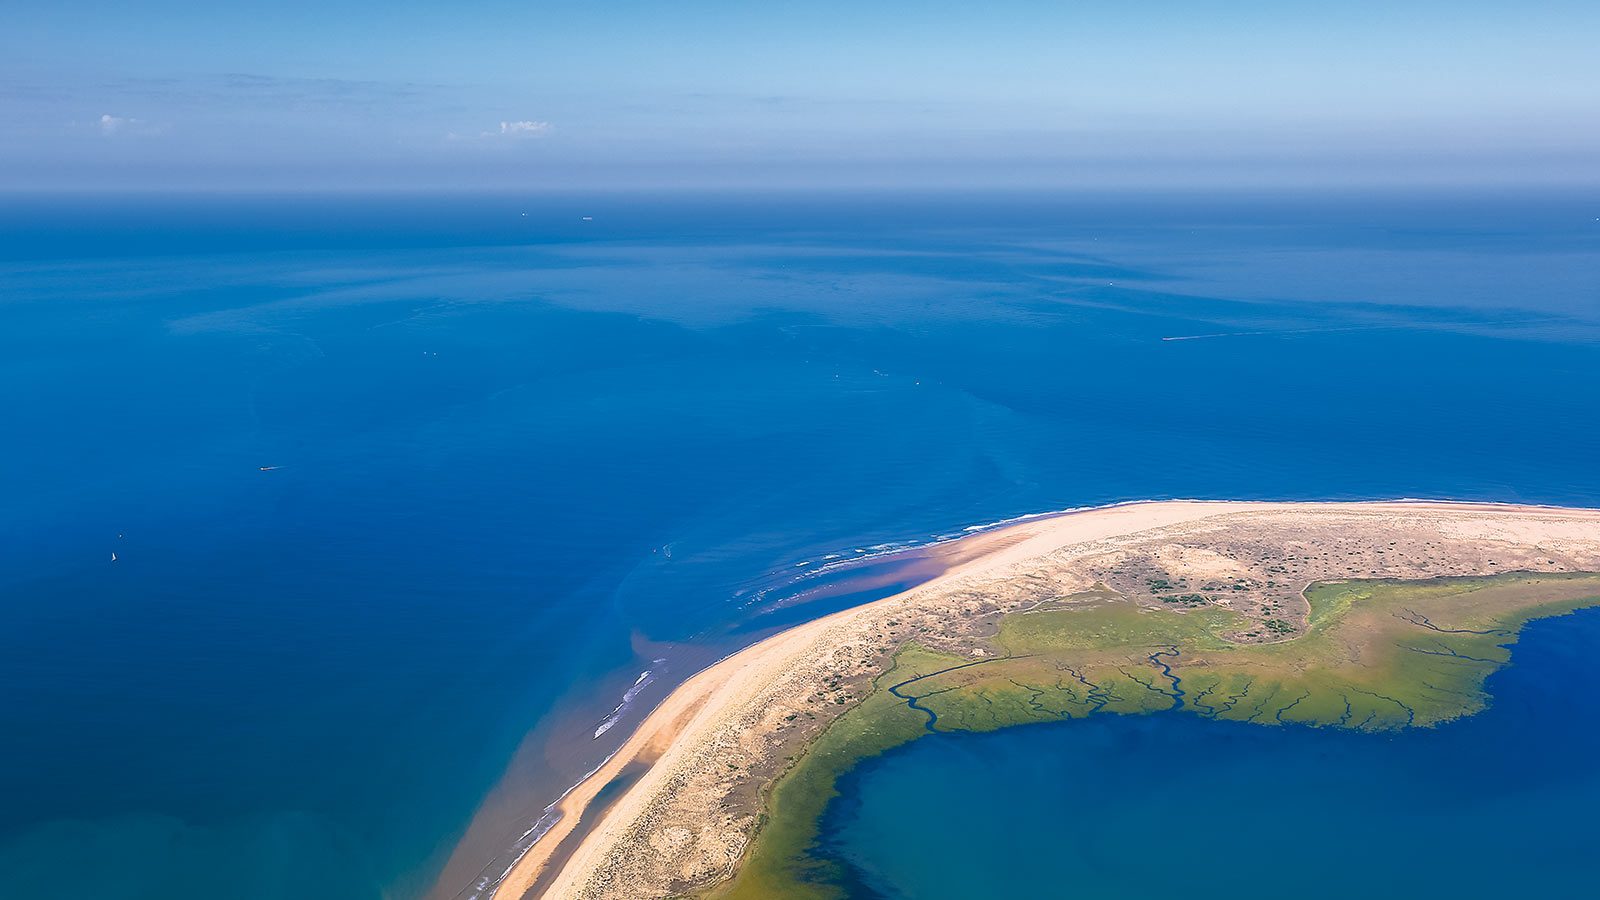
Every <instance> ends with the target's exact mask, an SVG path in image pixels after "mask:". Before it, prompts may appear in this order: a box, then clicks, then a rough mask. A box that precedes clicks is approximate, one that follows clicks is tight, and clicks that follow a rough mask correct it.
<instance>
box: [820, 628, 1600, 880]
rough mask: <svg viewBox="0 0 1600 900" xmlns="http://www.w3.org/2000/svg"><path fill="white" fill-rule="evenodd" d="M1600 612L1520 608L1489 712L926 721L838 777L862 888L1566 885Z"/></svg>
mask: <svg viewBox="0 0 1600 900" xmlns="http://www.w3.org/2000/svg"><path fill="white" fill-rule="evenodd" d="M1597 648H1600V609H1588V610H1581V611H1579V612H1577V613H1574V614H1572V615H1569V616H1563V617H1557V618H1553V619H1545V620H1539V621H1535V622H1533V623H1530V624H1529V625H1528V626H1527V627H1526V628H1525V629H1524V630H1523V632H1522V636H1521V640H1520V641H1519V642H1518V643H1517V644H1516V646H1515V647H1514V649H1513V656H1512V665H1511V666H1509V667H1507V668H1506V669H1503V670H1501V671H1500V672H1498V673H1496V674H1495V675H1493V676H1491V677H1490V679H1489V681H1488V685H1487V688H1488V691H1489V693H1490V695H1491V697H1492V700H1491V704H1492V705H1491V706H1490V708H1489V709H1488V710H1487V711H1485V712H1483V713H1480V714H1479V715H1477V716H1473V717H1470V718H1466V719H1462V720H1458V721H1456V722H1453V723H1449V724H1446V725H1443V726H1440V727H1438V728H1432V729H1410V730H1406V731H1401V732H1395V733H1360V732H1350V731H1341V730H1336V729H1314V728H1308V727H1304V726H1292V725H1291V726H1262V725H1252V724H1243V723H1236V722H1218V721H1210V720H1206V719H1202V718H1199V717H1197V716H1194V715H1191V714H1186V713H1176V712H1174V713H1155V714H1151V715H1146V716H1095V717H1091V718H1088V719H1083V720H1078V721H1073V722H1065V723H1060V724H1045V725H1028V726H1020V727H1016V728H1008V729H1003V730H1000V731H995V732H988V733H971V732H964V733H948V734H938V735H930V736H926V737H923V738H921V739H919V740H917V741H915V742H913V743H911V744H908V745H905V746H903V747H900V748H897V749H895V750H892V751H890V752H888V753H886V754H884V755H883V756H882V757H879V758H876V759H873V760H869V761H867V762H865V763H863V764H862V765H861V766H860V767H859V768H858V769H856V770H855V771H854V772H853V773H852V774H850V775H849V776H847V777H846V778H845V779H844V780H843V781H842V782H841V785H840V787H841V791H842V794H841V797H840V798H839V799H838V800H836V801H835V802H834V804H833V805H832V806H831V807H830V809H829V812H828V814H827V817H826V818H825V821H824V833H825V834H828V835H829V836H830V837H829V839H828V843H827V846H826V855H828V856H830V857H832V858H834V859H837V860H839V861H841V862H844V863H846V868H847V870H848V872H849V874H850V878H851V883H850V894H851V896H853V897H858V898H911V897H915V898H918V900H941V898H970V897H984V896H990V897H1001V896H1012V897H1062V898H1069V897H1084V898H1116V897H1148V896H1159V895H1165V894H1169V893H1170V894H1172V895H1180V894H1181V895H1183V896H1189V897H1199V898H1213V897H1214V898H1219V900H1220V898H1238V897H1260V898H1269V897H1283V896H1290V895H1292V896H1299V897H1315V898H1322V897H1326V898H1342V897H1351V896H1414V897H1424V896H1455V897H1491V896H1528V895H1533V896H1559V895H1563V894H1568V895H1571V894H1582V893H1586V892H1587V891H1588V890H1590V889H1591V887H1592V884H1593V878H1594V870H1593V859H1592V852H1593V845H1594V836H1595V826H1594V810H1595V808H1596V804H1597V803H1600V771H1597V769H1596V768H1595V763H1594V761H1595V760H1596V759H1600V695H1596V693H1595V692H1593V691H1592V690H1589V689H1588V687H1587V683H1588V681H1589V678H1590V672H1591V670H1592V666H1593V658H1594V653H1595V651H1596V649H1597Z"/></svg>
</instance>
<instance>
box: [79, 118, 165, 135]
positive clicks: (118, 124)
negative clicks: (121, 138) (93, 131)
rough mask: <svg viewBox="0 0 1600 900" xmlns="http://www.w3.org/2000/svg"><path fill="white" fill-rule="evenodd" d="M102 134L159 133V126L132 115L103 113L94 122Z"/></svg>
mask: <svg viewBox="0 0 1600 900" xmlns="http://www.w3.org/2000/svg"><path fill="white" fill-rule="evenodd" d="M94 125H95V127H97V128H99V129H100V133H101V134H104V135H118V134H159V133H160V132H161V126H160V125H156V124H153V123H151V122H146V121H145V120H144V119H135V118H133V117H132V116H113V115H111V114H110V113H105V114H104V115H102V116H100V118H99V119H98V120H97V121H96V122H95V123H94Z"/></svg>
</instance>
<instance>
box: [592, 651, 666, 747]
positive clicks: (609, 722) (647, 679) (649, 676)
mask: <svg viewBox="0 0 1600 900" xmlns="http://www.w3.org/2000/svg"><path fill="white" fill-rule="evenodd" d="M664 662H666V660H665V659H657V660H653V661H652V662H651V665H653V666H659V665H661V664H662V663H664ZM655 680H656V679H655V670H654V669H645V670H644V671H643V672H640V673H639V677H638V678H635V679H634V680H633V686H632V687H630V688H628V689H627V690H626V691H624V692H623V694H622V702H621V703H618V704H617V706H616V708H615V709H613V710H612V711H611V714H610V715H608V716H606V717H605V721H603V722H601V723H600V725H599V726H598V727H597V728H595V730H594V736H595V737H596V738H598V737H600V735H602V734H605V733H606V732H608V731H610V730H611V728H612V726H614V725H616V724H617V722H619V721H621V720H622V717H623V716H624V715H626V714H627V712H628V710H629V709H630V708H631V707H632V706H633V700H634V698H635V697H637V696H639V692H640V691H643V690H644V689H645V688H647V687H649V686H650V683H651V682H652V681H655Z"/></svg>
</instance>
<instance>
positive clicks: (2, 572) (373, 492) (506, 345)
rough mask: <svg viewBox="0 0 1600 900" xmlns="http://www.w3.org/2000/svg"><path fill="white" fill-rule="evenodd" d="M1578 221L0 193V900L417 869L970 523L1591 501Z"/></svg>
mask: <svg viewBox="0 0 1600 900" xmlns="http://www.w3.org/2000/svg"><path fill="white" fill-rule="evenodd" d="M1595 199H1596V198H1593V197H1573V196H1570V195H1569V196H1564V197H1554V196H1548V197H1545V196H1537V197H1526V196H1523V197H1447V196H1430V197H1421V196H1419V197H1377V196H1371V197H1368V196H1319V197H1298V198H1290V197H1277V198H1269V199H1240V198H1220V197H1204V196H1198V195H1192V196H1182V197H1176V198H1167V199H1153V198H1150V197H1133V196H1130V197H1077V198H1073V197H1021V196H1003V197H974V196H964V197H963V196H942V197H905V196H896V197H867V196H856V197H826V196H823V197H810V198H803V199H802V198H797V197H756V196H743V197H710V198H705V197H688V196H678V197H626V196H600V197H576V196H566V197H557V198H549V197H546V198H537V197H516V198H506V197H454V198H419V197H354V196H352V197H300V198H289V199H264V198H251V197H206V198H188V199H184V198H179V199H157V198H135V197H123V198H93V197H85V196H75V197H53V198H52V197H11V198H7V199H6V201H5V203H4V204H3V205H0V414H3V416H4V421H5V422H6V427H7V440H6V441H5V442H4V443H3V444H0V488H3V494H0V496H4V497H5V503H4V505H3V506H0V733H3V734H5V735H6V736H7V739H6V740H5V741H4V742H0V796H4V797H5V798H6V801H5V803H4V804H0V895H5V896H37V895H40V894H42V893H47V892H49V891H52V890H54V889H56V887H57V886H59V885H60V884H61V883H62V881H63V879H69V880H71V881H72V883H74V884H75V885H77V886H78V887H79V888H80V889H81V890H82V891H83V892H85V893H86V894H91V895H94V896H97V897H107V898H118V897H130V898H131V897H163V898H175V900H183V898H200V897H214V896H218V895H219V888H218V885H221V884H225V885H226V886H227V887H226V890H225V891H223V892H222V893H225V895H228V896H237V897H260V898H278V897H296V898H320V897H328V898H333V897H340V898H346V897H377V896H380V895H385V894H386V895H387V896H392V897H399V898H409V897H417V896H422V895H423V894H425V893H427V892H428V891H429V890H430V888H432V887H433V885H434V884H435V881H436V879H437V876H438V875H439V873H440V872H441V870H442V871H443V872H444V877H443V879H442V880H439V882H438V883H439V884H440V888H439V889H438V891H437V892H436V893H437V894H438V895H440V896H453V895H454V894H455V893H456V892H457V891H458V890H460V889H462V888H465V887H467V886H468V885H469V884H470V883H471V882H472V881H473V880H474V878H475V877H476V875H477V873H478V871H479V869H480V868H481V867H482V866H484V865H485V864H487V863H489V861H490V860H491V859H493V858H494V857H495V856H496V855H497V854H499V853H500V852H501V851H502V850H503V849H504V848H505V847H506V846H508V845H509V844H510V843H511V842H512V841H513V840H514V839H515V838H516V836H517V835H518V834H519V833H520V832H521V831H522V830H524V829H525V828H526V827H527V826H528V825H529V824H531V823H532V821H533V820H535V819H536V818H537V817H538V815H539V812H540V810H541V809H542V807H543V806H544V804H546V803H548V802H549V801H550V800H551V799H553V798H554V795H555V794H556V793H559V791H560V790H561V789H562V788H564V787H565V786H566V785H567V784H569V783H571V781H572V780H573V779H574V778H576V777H577V776H579V775H581V774H582V773H583V772H584V771H585V770H586V769H587V768H588V767H589V766H591V765H592V764H593V763H594V761H596V759H597V757H598V756H599V755H602V754H603V753H604V752H605V750H606V749H607V748H608V747H609V746H614V742H615V741H618V740H620V739H621V737H622V735H623V734H625V733H626V730H627V728H628V727H631V724H632V723H634V722H636V721H637V718H638V716H639V715H640V714H641V713H642V712H643V710H644V709H647V708H648V706H649V705H650V704H651V703H653V702H655V701H656V700H659V699H660V692H662V691H664V690H665V689H666V688H667V687H668V686H670V684H671V683H672V682H673V680H674V679H676V678H681V677H682V676H683V675H685V674H687V672H688V671H690V670H692V669H693V668H694V667H695V666H697V665H700V664H703V663H704V662H705V661H707V660H709V659H711V658H714V657H715V655H716V654H717V653H720V652H724V651H725V650H726V649H727V648H729V647H731V646H735V645H737V643H738V642H740V641H743V640H748V639H750V638H752V637H753V636H755V635H758V634H760V633H761V630H762V628H763V627H764V626H765V625H776V624H785V623H790V622H793V621H798V620H800V619H801V618H803V617H805V616H806V615H810V614H814V613H818V612H822V611H825V610H826V609H830V608H833V606H834V605H836V604H837V603H838V602H844V601H841V600H840V599H839V598H837V597H832V598H827V597H825V598H824V599H821V600H818V601H817V602H816V604H815V605H812V606H809V607H808V606H804V605H802V606H799V607H794V606H790V607H786V608H782V609H779V610H777V611H774V606H781V605H782V601H783V598H784V597H786V596H790V595H793V594H795V593H796V592H797V591H798V590H800V589H801V587H803V586H804V585H801V586H796V585H794V584H792V583H791V582H792V579H793V578H794V577H795V576H797V575H801V574H804V573H806V572H808V571H814V570H816V569H818V568H820V567H821V566H822V565H824V564H825V563H827V562H837V561H838V559H843V558H852V557H856V556H865V555H868V554H870V553H873V552H878V551H880V550H882V549H885V548H886V547H889V546H893V545H898V544H900V543H904V542H916V541H926V540H929V539H931V538H933V537H935V536H938V535H948V534H952V533H959V532H960V530H961V528H962V527H963V526H966V525H969V524H973V523H980V522H988V521H993V520H996V519H1000V518H1005V517H1008V516H1013V515H1018V514H1023V513H1028V512H1035V511H1040V510H1046V509H1058V508H1063V507H1072V506H1081V505H1088V504H1095V503H1104V502H1110V501H1115V500H1123V499H1134V498H1144V497H1170V496H1194V497H1244V498H1360V497H1386V496H1404V495H1410V496H1449V497H1460V498H1468V499H1494V500H1519V501H1534V502H1555V503H1574V504H1588V505H1600V468H1597V467H1596V466H1595V465H1594V460H1595V459H1600V396H1597V393H1600V392H1596V391H1595V390H1594V389H1593V388H1592V387H1590V385H1591V384H1592V383H1593V382H1594V381H1595V378H1594V373H1596V372H1600V340H1597V339H1600V297H1597V293H1596V292H1597V284H1600V263H1597V259H1600V223H1597V222H1596V221H1595V213H1594V210H1595V209H1596V208H1597V204H1596V202H1595ZM584 216H591V217H592V220H591V221H585V220H584V219H583V217H584ZM1164 338H1190V339H1187V340H1164ZM262 467H269V468H270V470H268V471H262ZM113 553H115V554H116V557H117V558H116V561H115V562H113V561H112V560H111V555H112V554H113ZM835 555H837V556H835ZM829 557H835V558H834V559H829ZM891 574H892V573H891ZM892 582H893V578H892V577H888V576H886V577H885V578H884V579H883V583H884V585H888V584H890V583H892ZM880 588H881V586H880ZM881 589H886V588H881ZM865 596H871V593H870V592H868V593H866V594H862V595H859V596H855V597H852V598H849V599H862V598H863V597H865ZM657 660H662V662H659V663H658V662H657ZM646 670H649V671H651V672H652V673H653V674H652V676H651V678H650V680H649V683H648V684H646V685H645V686H644V687H643V688H642V689H641V690H640V691H639V692H638V693H637V694H636V695H635V697H634V702H633V705H632V706H630V707H629V708H628V709H625V710H623V711H622V713H621V715H620V717H619V718H618V720H617V726H616V727H613V728H611V729H609V730H607V731H605V732H604V733H603V734H602V736H601V737H600V738H598V739H596V738H594V736H593V735H594V732H595V731H596V730H598V729H599V726H600V725H602V724H603V723H604V722H605V721H607V719H608V717H609V716H610V714H611V713H612V711H613V710H614V709H615V708H616V707H617V706H618V705H619V702H620V701H621V699H622V697H623V696H624V692H625V691H626V690H627V689H628V688H629V687H630V686H631V685H633V684H634V683H635V682H636V681H637V680H638V679H639V676H640V674H641V673H642V672H644V671H646ZM530 730H531V734H530ZM497 786H498V787H497ZM481 804H482V805H483V806H482V809H480V805H481ZM475 813H478V816H477V822H478V824H477V825H476V826H474V828H473V829H472V830H471V831H470V832H469V831H468V830H467V828H468V823H469V821H473V818H474V814H475ZM463 837H465V838H466V843H465V844H464V845H463V846H462V848H461V850H460V852H459V853H457V854H456V855H455V856H454V858H453V861H450V862H449V865H448V868H446V863H447V860H451V859H452V857H451V854H452V851H453V849H454V848H455V847H456V846H457V844H458V842H459V841H460V840H461V839H462V838H463Z"/></svg>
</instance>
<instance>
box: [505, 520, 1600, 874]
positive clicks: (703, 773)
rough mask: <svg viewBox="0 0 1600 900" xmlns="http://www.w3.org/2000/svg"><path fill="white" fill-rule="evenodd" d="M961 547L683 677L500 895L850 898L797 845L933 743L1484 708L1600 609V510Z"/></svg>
mask: <svg viewBox="0 0 1600 900" xmlns="http://www.w3.org/2000/svg"><path fill="white" fill-rule="evenodd" d="M964 557H965V561H963V562H962V563H961V564H960V565H957V566H955V567H953V568H952V569H951V570H950V571H948V572H946V573H945V574H944V575H942V576H940V577H938V578H936V579H934V580H933V581H930V582H928V583H927V584H924V585H922V586H921V587H918V588H917V589H915V590H912V591H908V592H906V593H904V594H900V595H897V596H895V597H891V598H888V599H885V600H880V601H877V602H875V603H871V604H868V605H866V606H863V607H859V608H856V609H851V610H847V611H845V612H842V613H837V614H835V615H832V616H829V617H826V618H824V619H820V620H817V621H815V622H811V623H808V624H806V625H802V626H799V627H797V628H795V629H792V630H790V631H787V632H784V633H782V634H779V635H777V636H775V637H773V638H770V639H768V640H766V641H763V642H761V643H759V644H757V645H755V646H752V647H750V648H748V649H747V650H745V651H743V652H741V653H739V654H736V655H735V656H732V657H730V658H728V659H726V660H724V661H722V662H721V663H718V664H717V665H716V666H713V667H712V668H710V669H707V670H706V671H704V672H702V673H700V674H699V675H697V676H695V677H694V678H693V679H691V680H690V681H688V682H687V683H685V684H684V685H683V686H682V687H680V688H679V689H678V690H677V691H675V692H674V693H673V694H672V696H671V697H669V698H668V699H667V700H666V701H665V702H663V704H662V705H661V706H660V707H658V708H657V709H656V711H655V712H653V713H652V714H651V716H650V717H649V718H648V719H647V720H646V722H645V723H644V724H643V725H642V726H641V728H640V730H639V732H638V733H637V734H635V735H634V737H633V738H632V739H630V741H629V742H628V744H627V745H625V746H624V748H623V749H622V751H621V752H619V753H618V754H617V756H616V757H615V758H613V760H612V761H611V762H610V763H608V765H607V766H606V767H604V768H602V770H601V771H600V772H597V773H596V775H595V776H594V777H593V778H591V779H590V783H589V784H586V785H585V786H582V787H581V788H580V789H579V790H576V791H574V792H573V794H572V795H569V798H568V799H569V800H571V801H572V803H571V806H570V808H568V809H565V810H564V812H565V813H566V815H567V817H568V819H569V820H576V819H577V818H578V817H579V816H580V815H581V814H582V810H583V809H584V806H585V804H587V803H588V801H589V799H590V798H591V797H593V796H594V794H595V793H597V792H598V790H599V788H600V787H602V786H604V785H606V784H608V783H611V782H612V780H613V779H614V778H615V776H616V774H617V773H618V772H621V771H623V770H624V769H625V768H628V767H629V766H633V768H630V769H628V771H629V773H630V775H634V774H637V773H638V772H639V770H638V768H637V766H638V764H639V762H640V761H641V760H650V761H651V762H650V765H649V768H648V769H647V770H645V771H644V772H643V773H642V774H637V777H636V779H635V780H633V781H631V784H630V786H629V787H628V789H627V790H626V792H625V793H623V794H622V796H620V797H618V798H616V799H615V800H614V802H611V803H609V804H608V805H607V807H606V808H605V810H604V814H603V816H601V817H600V819H599V821H598V822H597V823H596V824H595V826H594V827H593V828H592V829H591V830H590V831H589V832H588V833H587V834H585V835H583V837H582V840H581V842H580V843H579V844H578V845H577V846H576V847H571V846H569V847H567V848H564V850H563V852H562V853H561V854H559V862H558V861H557V859H556V856H555V855H554V854H551V853H550V852H548V850H549V848H541V847H540V846H537V845H536V846H535V848H534V851H533V852H530V854H528V856H527V857H525V858H524V859H523V860H522V862H521V863H520V864H519V865H518V866H517V868H516V869H514V870H513V871H512V873H511V875H510V877H509V878H508V879H507V881H506V883H505V884H504V885H503V886H502V887H501V889H500V891H499V892H498V893H497V896H500V897H520V896H524V895H527V894H530V893H536V894H537V895H538V896H543V897H641V898H643V897H661V896H670V895H678V894H709V895H711V896H721V897H758V896H760V897H772V896H785V897H788V896H816V897H830V896H835V895H836V891H834V890H833V889H832V888H831V886H830V884H829V873H828V872H827V871H825V870H822V869H819V868H818V866H819V865H821V864H820V863H818V862H817V861H815V860H812V859H810V858H808V857H807V856H806V848H807V846H808V845H809V843H810V841H811V838H812V837H813V836H814V833H813V831H812V830H810V829H814V827H815V823H816V821H817V817H818V816H819V815H820V813H821V811H822V807H823V806H824V805H825V803H826V801H827V799H828V797H830V796H831V795H832V791H833V784H834V781H835V780H836V779H837V777H838V775H839V773H841V772H842V771H844V770H846V769H848V767H849V766H851V765H853V764H854V763H855V761H857V760H859V759H861V758H862V757H863V756H865V755H870V754H872V753H876V752H881V751H882V750H883V749H885V748H887V747H889V746H893V745H895V744H898V743H903V742H904V741H907V740H912V739H914V738H915V737H916V736H918V735H919V734H923V733H927V732H928V731H929V730H930V729H931V730H955V729H982V728H996V727H1003V726H1008V725H1019V724H1025V723H1027V722H1030V721H1059V720H1061V719H1067V718H1074V717H1078V716H1083V715H1093V714H1097V713H1116V712H1122V713H1137V712H1146V711H1158V710H1168V709H1178V710H1182V711H1184V712H1188V713H1192V714H1196V715H1204V716H1211V717H1217V718H1236V719H1244V720H1248V721H1253V722H1263V723H1278V722H1284V723H1288V722H1300V723H1306V724H1314V725H1324V726H1330V727H1346V728H1363V729H1384V728H1401V727H1416V726H1425V725H1428V724H1432V723H1436V722H1440V721H1445V720H1448V719H1451V718H1455V717H1458V716H1461V715H1468V714H1471V713H1472V712H1474V711H1476V710H1477V709H1479V708H1481V707H1482V705H1483V704H1484V703H1485V702H1487V698H1485V697H1484V695H1483V693H1482V684H1483V678H1484V677H1486V676H1487V674H1488V673H1490V672H1492V671H1494V669H1496V668H1498V667H1499V666H1500V665H1503V664H1504V663H1505V661H1506V660H1507V659H1508V658H1509V650H1508V645H1509V644H1510V643H1511V642H1512V641H1514V639H1515V635H1516V632H1517V630H1518V629H1519V628H1520V627H1521V625H1522V624H1523V623H1524V622H1526V621H1528V620H1529V619H1531V618H1536V617H1539V616H1545V615H1554V614H1559V613H1561V612H1565V611H1567V610H1570V609H1573V608H1576V607H1578V606H1582V605H1589V604H1592V603H1597V602H1600V577H1596V576H1587V575H1584V574H1583V573H1588V572H1597V571H1600V511H1596V510H1578V509H1559V508H1550V507H1522V506H1503V505H1493V504H1463V503H1437V502H1422V501H1395V502H1382V503H1327V504H1319V503H1225V502H1198V501H1172V502H1159V503H1138V504H1125V505H1121V506H1115V507H1107V508H1103V509H1097V510H1089V511H1084V512H1076V513H1070V514H1063V515H1061V516H1057V517H1052V518H1045V519H1036V520H1032V521H1027V522H1023V523H1019V524H1017V525H1014V526H1011V527H1009V528H1005V529H1001V530H999V531H995V532H990V533H986V534H983V535H980V536H978V537H976V538H974V539H971V542H970V544H968V546H967V548H965V552H964ZM1503 573H1513V574H1503ZM1495 576H1498V577H1495ZM1423 580H1427V581H1423ZM1418 582H1421V583H1418ZM551 863H555V864H551Z"/></svg>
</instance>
